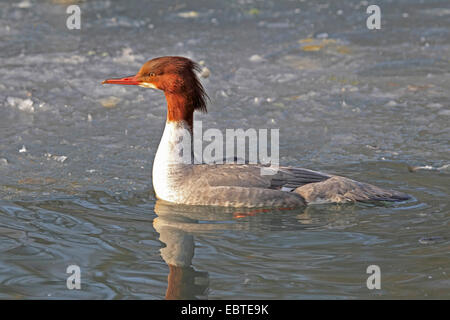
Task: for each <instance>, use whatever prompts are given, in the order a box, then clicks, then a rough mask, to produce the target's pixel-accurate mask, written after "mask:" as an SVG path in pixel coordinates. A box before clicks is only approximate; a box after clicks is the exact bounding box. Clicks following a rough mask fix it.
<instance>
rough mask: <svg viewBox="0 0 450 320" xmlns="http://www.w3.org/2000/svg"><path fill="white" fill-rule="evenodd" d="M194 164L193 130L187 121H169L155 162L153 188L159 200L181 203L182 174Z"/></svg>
mask: <svg viewBox="0 0 450 320" xmlns="http://www.w3.org/2000/svg"><path fill="white" fill-rule="evenodd" d="M192 163H193V153H192V129H191V128H190V126H189V124H188V123H187V122H185V121H177V122H174V121H168V122H166V126H165V128H164V133H163V136H162V138H161V141H160V143H159V146H158V150H157V152H156V155H155V159H154V161H153V174H152V180H153V188H154V189H155V193H156V196H157V197H158V199H161V200H165V201H170V202H175V203H180V202H182V198H183V196H184V195H183V193H182V192H180V190H179V189H180V188H179V185H180V183H181V182H182V181H180V179H182V176H183V175H182V174H181V173H182V172H183V170H186V169H187V167H188V166H190V165H192Z"/></svg>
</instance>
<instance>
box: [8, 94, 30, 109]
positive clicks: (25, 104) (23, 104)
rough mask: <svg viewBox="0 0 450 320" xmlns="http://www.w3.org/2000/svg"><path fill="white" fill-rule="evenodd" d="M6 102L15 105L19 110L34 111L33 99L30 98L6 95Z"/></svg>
mask: <svg viewBox="0 0 450 320" xmlns="http://www.w3.org/2000/svg"><path fill="white" fill-rule="evenodd" d="M6 102H7V103H8V104H9V105H10V106H11V107H17V108H18V109H19V110H21V111H25V112H34V107H33V100H31V99H21V98H15V97H8V98H6Z"/></svg>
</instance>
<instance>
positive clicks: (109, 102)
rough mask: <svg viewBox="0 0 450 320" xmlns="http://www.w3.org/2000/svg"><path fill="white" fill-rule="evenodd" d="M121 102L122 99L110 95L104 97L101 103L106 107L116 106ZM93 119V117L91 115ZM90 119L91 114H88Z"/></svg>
mask: <svg viewBox="0 0 450 320" xmlns="http://www.w3.org/2000/svg"><path fill="white" fill-rule="evenodd" d="M119 102H120V99H119V98H117V97H114V96H110V97H108V98H104V99H101V100H100V104H101V105H102V106H103V107H105V108H114V107H115V106H117V104H118V103H119ZM91 120H92V117H91ZM91 120H89V115H88V121H91Z"/></svg>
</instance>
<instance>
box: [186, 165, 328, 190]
mask: <svg viewBox="0 0 450 320" xmlns="http://www.w3.org/2000/svg"><path fill="white" fill-rule="evenodd" d="M262 169H264V170H265V173H267V172H270V173H273V174H263V172H262ZM192 174H193V176H195V177H202V178H203V179H202V180H203V181H202V182H203V183H205V182H207V184H208V185H210V186H234V187H247V188H265V189H273V190H281V191H293V190H295V189H296V188H298V187H301V186H303V185H305V184H309V183H316V182H321V181H324V180H326V179H329V178H330V177H331V176H330V175H327V174H325V173H321V172H317V171H312V170H308V169H303V168H295V167H279V168H276V169H275V168H273V167H272V168H269V167H268V166H263V165H251V164H246V165H242V164H222V165H215V164H213V165H208V164H202V165H196V166H194V167H193V171H192Z"/></svg>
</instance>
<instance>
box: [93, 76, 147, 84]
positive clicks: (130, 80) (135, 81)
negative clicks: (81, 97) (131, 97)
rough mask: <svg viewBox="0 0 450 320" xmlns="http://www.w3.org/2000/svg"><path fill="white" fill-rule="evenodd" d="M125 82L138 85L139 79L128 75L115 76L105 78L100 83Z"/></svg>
mask: <svg viewBox="0 0 450 320" xmlns="http://www.w3.org/2000/svg"><path fill="white" fill-rule="evenodd" d="M105 83H108V84H127V85H135V86H138V85H139V84H140V83H141V81H139V78H138V76H130V77H125V78H115V79H106V80H104V81H103V82H102V84H105Z"/></svg>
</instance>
